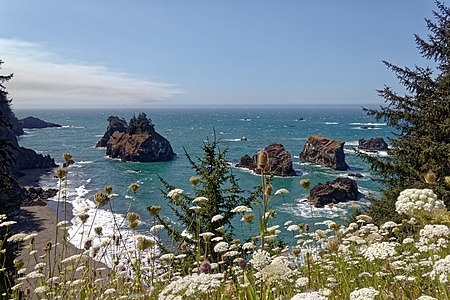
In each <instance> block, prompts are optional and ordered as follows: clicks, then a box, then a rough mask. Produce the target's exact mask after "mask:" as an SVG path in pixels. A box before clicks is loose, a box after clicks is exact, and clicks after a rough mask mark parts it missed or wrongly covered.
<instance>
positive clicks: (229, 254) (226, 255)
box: [223, 250, 239, 257]
mask: <svg viewBox="0 0 450 300" xmlns="http://www.w3.org/2000/svg"><path fill="white" fill-rule="evenodd" d="M238 254H239V252H237V251H235V250H233V251H229V252H227V253H225V254H224V255H223V256H224V257H233V256H236V255H238Z"/></svg>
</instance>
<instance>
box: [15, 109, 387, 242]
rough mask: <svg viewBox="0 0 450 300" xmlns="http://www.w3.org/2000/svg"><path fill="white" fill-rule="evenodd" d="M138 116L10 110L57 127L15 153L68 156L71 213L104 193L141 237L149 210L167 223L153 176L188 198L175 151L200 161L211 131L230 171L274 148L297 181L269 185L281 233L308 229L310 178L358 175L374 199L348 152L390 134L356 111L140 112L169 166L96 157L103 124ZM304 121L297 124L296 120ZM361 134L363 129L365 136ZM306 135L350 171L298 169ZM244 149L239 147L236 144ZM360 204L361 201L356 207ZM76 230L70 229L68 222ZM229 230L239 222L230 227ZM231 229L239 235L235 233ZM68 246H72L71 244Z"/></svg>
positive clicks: (38, 133)
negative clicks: (335, 153)
mask: <svg viewBox="0 0 450 300" xmlns="http://www.w3.org/2000/svg"><path fill="white" fill-rule="evenodd" d="M139 112H140V111H138V110H137V111H131V110H129V111H126V110H122V111H109V112H105V111H99V110H98V111H96V110H78V111H77V110H73V111H72V110H69V111H62V110H61V111H60V110H33V111H26V110H17V111H16V112H15V113H16V115H17V117H19V118H23V117H26V116H29V115H32V116H35V117H38V118H41V119H44V120H46V121H49V122H54V123H58V124H61V125H63V127H62V128H46V129H36V130H26V134H25V135H23V136H21V137H19V143H20V145H22V146H24V147H28V148H32V149H35V150H37V151H38V152H40V153H45V154H50V155H51V156H52V157H54V158H55V159H56V161H57V163H61V162H62V154H63V153H64V152H70V153H71V154H72V155H73V157H74V160H75V161H76V163H75V165H73V166H72V167H71V168H70V174H69V180H70V183H69V188H70V198H69V200H70V201H71V202H73V205H74V209H75V210H76V211H75V212H77V209H80V207H81V206H84V205H92V202H91V201H90V199H92V195H93V194H94V193H95V192H97V191H100V190H102V189H103V187H104V186H105V185H112V186H113V188H114V191H115V193H116V194H117V196H116V197H115V200H114V210H115V212H116V213H118V214H119V216H120V214H124V213H125V212H126V210H127V209H128V207H129V204H130V201H132V209H131V210H133V211H135V212H137V213H140V214H141V217H142V220H143V225H141V226H140V228H139V230H140V231H141V232H143V233H146V232H148V228H149V227H151V225H152V224H151V223H150V217H149V216H148V213H147V211H146V209H145V208H146V207H147V206H149V205H161V206H162V214H163V215H167V216H172V215H173V213H172V212H171V211H170V209H169V208H168V206H167V203H166V201H165V200H164V198H163V196H162V194H161V192H160V190H159V189H160V188H161V184H160V182H159V180H158V177H157V175H160V176H161V177H163V178H165V179H166V180H167V181H169V182H170V183H172V184H173V185H175V186H177V187H179V188H181V189H184V190H185V191H187V192H189V191H192V188H191V184H190V183H189V178H190V177H191V176H192V175H194V173H193V171H192V170H191V169H190V167H189V163H188V161H187V159H186V158H185V156H184V154H183V153H184V150H183V147H184V148H185V149H186V150H187V152H188V153H189V154H191V155H192V157H195V156H201V155H202V152H201V146H202V145H203V142H204V140H206V139H212V138H213V132H214V130H215V132H216V136H217V138H218V139H219V140H220V147H221V148H222V149H225V148H228V151H229V152H228V158H229V160H230V162H231V163H233V164H236V163H237V162H238V161H239V159H240V157H241V156H243V155H244V154H249V155H253V154H254V153H256V152H257V151H258V150H259V149H262V148H263V147H265V146H267V145H268V144H269V143H271V142H280V143H282V144H283V145H284V146H285V148H286V149H287V150H288V151H289V152H290V153H291V155H292V156H293V162H294V168H295V170H296V171H297V174H299V175H300V176H297V177H291V178H275V180H274V183H273V184H274V190H276V189H278V188H287V189H288V190H289V191H290V193H288V194H286V195H284V196H283V197H281V198H280V199H278V200H275V201H273V202H272V203H273V208H274V209H276V210H277V217H276V219H275V223H278V224H280V225H282V224H283V223H284V222H285V221H287V220H292V221H294V222H295V223H304V222H311V210H310V207H309V206H308V205H307V204H305V203H304V199H305V197H306V192H305V191H303V190H302V189H301V187H300V186H299V180H300V179H302V178H310V179H311V184H312V186H314V185H316V184H317V183H319V182H325V181H331V180H333V179H335V178H336V177H338V176H346V174H347V173H348V172H358V173H362V174H363V175H364V178H361V179H356V181H357V183H358V186H359V190H360V192H362V193H363V194H366V195H367V194H368V193H372V194H377V191H378V190H379V188H380V186H379V185H378V183H377V182H375V181H374V177H373V176H372V175H371V173H370V168H369V167H368V166H367V165H366V164H365V163H364V162H363V161H361V159H359V158H358V157H357V156H356V155H355V154H354V153H353V152H352V150H351V148H352V147H353V146H355V145H357V141H358V139H360V138H370V137H375V136H381V137H384V138H386V137H388V136H390V135H391V133H390V132H391V128H389V127H387V126H385V124H383V123H379V122H376V121H375V120H374V119H372V118H370V117H368V116H367V115H365V113H364V112H362V110H361V109H360V108H356V109H325V108H322V109H285V110H283V109H279V110H275V109H235V110H232V109H216V110H212V109H197V110H149V109H147V110H144V112H145V113H146V114H147V116H148V117H150V118H151V119H152V121H153V123H154V124H155V129H156V131H157V132H159V133H160V134H161V135H163V136H164V137H166V138H167V139H168V140H169V141H170V143H171V145H172V147H173V149H174V151H175V152H176V153H177V154H178V156H177V157H176V159H174V160H172V161H168V162H160V163H129V162H120V161H118V160H112V159H109V158H107V157H106V156H105V149H96V148H95V144H96V143H97V141H98V140H99V139H100V137H101V136H102V135H103V133H104V132H105V130H106V126H107V121H106V119H107V117H108V116H110V115H118V116H120V117H124V118H126V119H127V120H129V118H130V117H131V116H132V115H133V114H138V113H139ZM300 118H303V119H304V120H302V121H300V120H299V119H300ZM367 126H370V127H369V128H367ZM310 135H322V136H325V137H330V138H333V139H337V140H341V141H345V142H346V144H345V147H346V150H345V154H346V161H347V164H348V165H349V166H350V168H351V169H350V170H349V171H347V172H339V171H334V170H331V169H327V168H324V167H320V166H316V165H313V164H308V163H303V162H301V161H300V160H299V158H298V156H299V153H300V152H301V150H302V148H303V145H304V143H305V142H306V140H307V138H308V136H310ZM244 136H245V137H246V138H247V139H248V140H247V141H241V137H244ZM232 172H233V173H234V174H235V175H236V176H237V177H238V178H239V180H240V181H239V182H240V185H241V187H242V188H244V189H246V190H249V189H252V188H254V187H255V186H257V185H258V184H259V183H260V177H259V176H256V175H253V174H251V173H250V172H247V171H244V170H240V169H237V168H232ZM133 182H137V183H139V184H140V185H141V189H140V190H139V191H138V192H137V194H136V199H134V200H133V199H131V194H130V192H129V191H128V186H129V185H130V184H131V183H133ZM42 185H44V186H48V187H50V186H52V187H54V186H55V185H56V181H55V179H54V178H53V176H47V177H45V178H43V180H42ZM363 203H364V201H363ZM348 211H349V203H345V204H339V205H336V206H334V207H333V208H325V209H314V211H313V217H314V221H317V220H318V219H322V218H332V219H335V220H339V219H340V218H341V217H344V216H346V215H347V214H348ZM99 215H100V216H97V219H98V220H97V221H98V222H99V223H100V224H101V225H104V226H107V224H110V223H111V216H110V212H108V211H102V213H101V214H99ZM74 222H75V223H76V221H75V220H74ZM236 222H239V221H238V219H236ZM237 228H239V227H237ZM75 243H76V242H75Z"/></svg>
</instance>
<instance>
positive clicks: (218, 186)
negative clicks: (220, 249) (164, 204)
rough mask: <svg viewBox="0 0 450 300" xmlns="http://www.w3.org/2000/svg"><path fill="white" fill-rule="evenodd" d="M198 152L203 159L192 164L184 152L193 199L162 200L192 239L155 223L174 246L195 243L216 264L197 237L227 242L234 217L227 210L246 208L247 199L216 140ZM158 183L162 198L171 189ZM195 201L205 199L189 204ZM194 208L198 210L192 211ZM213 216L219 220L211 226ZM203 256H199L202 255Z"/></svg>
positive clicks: (201, 239)
mask: <svg viewBox="0 0 450 300" xmlns="http://www.w3.org/2000/svg"><path fill="white" fill-rule="evenodd" d="M202 149H203V157H202V158H199V157H197V159H196V160H194V159H193V158H192V157H191V156H190V155H189V154H188V153H187V152H186V151H185V154H186V157H187V159H188V160H189V162H190V164H191V167H192V169H193V170H194V172H195V175H196V178H197V179H196V180H192V178H191V182H193V184H194V193H193V194H194V195H195V197H192V196H190V195H188V194H187V193H182V194H180V195H179V197H168V196H166V197H167V198H168V199H169V200H170V204H169V206H170V207H171V209H172V210H173V211H174V214H175V216H176V217H177V218H178V219H179V221H180V222H181V223H182V224H183V229H186V230H187V232H188V233H189V234H190V235H192V239H189V238H186V237H185V236H182V235H181V232H180V231H179V230H177V229H175V228H169V225H170V224H169V222H168V221H167V220H166V219H163V218H161V217H160V216H159V215H158V219H159V221H160V222H161V224H163V225H165V227H166V229H168V230H169V234H170V235H171V236H172V237H173V238H174V239H175V240H176V241H177V242H179V243H182V242H183V241H185V242H187V243H188V244H194V243H195V241H194V240H197V241H198V242H199V243H200V245H201V247H200V249H203V250H202V251H204V252H206V255H205V257H210V258H212V259H213V260H216V257H215V256H217V254H216V253H214V252H213V251H211V250H212V249H211V247H209V249H207V248H208V247H205V246H206V245H205V241H204V239H203V238H201V237H200V238H199V234H200V233H205V232H211V233H214V235H215V237H218V236H221V237H224V239H225V240H228V241H229V240H231V238H232V234H233V226H232V224H231V219H232V218H233V216H234V215H235V214H234V213H232V212H231V210H232V209H233V208H235V207H236V206H239V205H249V204H250V202H251V199H250V198H246V197H244V196H243V191H242V190H241V189H240V188H239V186H238V182H237V179H236V178H235V176H234V175H233V174H232V172H231V170H230V167H229V165H228V162H227V159H226V155H227V150H223V151H222V150H220V149H219V147H218V141H217V140H216V139H214V140H213V141H212V142H210V141H208V142H205V143H204V145H203V147H202ZM160 180H161V182H162V183H163V185H164V188H165V190H164V191H163V193H164V194H165V195H166V194H168V193H169V191H171V190H174V189H175V186H173V185H171V184H169V183H168V182H167V181H165V180H164V179H162V178H160ZM198 197H204V198H206V199H203V201H200V202H197V203H195V202H193V201H194V200H195V199H198ZM200 199H201V198H200ZM195 206H198V207H200V208H199V209H192V208H193V207H195ZM216 215H221V216H222V217H223V218H222V219H220V220H218V221H215V222H212V220H211V219H212V218H213V217H214V216H216ZM221 228H223V230H221ZM205 248H206V250H205ZM204 252H203V254H205V253H204Z"/></svg>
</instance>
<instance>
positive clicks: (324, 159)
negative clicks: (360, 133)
mask: <svg viewBox="0 0 450 300" xmlns="http://www.w3.org/2000/svg"><path fill="white" fill-rule="evenodd" d="M344 144H345V142H341V141H336V140H333V139H329V138H326V137H322V136H310V137H309V138H308V141H307V142H306V144H305V146H304V147H303V151H302V152H301V153H300V158H301V159H302V160H304V161H306V162H312V163H315V164H319V165H321V166H324V167H328V168H331V169H334V170H337V171H346V170H348V169H349V167H348V165H347V163H346V162H345V154H344Z"/></svg>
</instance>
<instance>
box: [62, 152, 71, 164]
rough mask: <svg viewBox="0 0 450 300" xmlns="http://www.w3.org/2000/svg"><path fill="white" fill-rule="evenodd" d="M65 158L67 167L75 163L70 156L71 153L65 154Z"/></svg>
mask: <svg viewBox="0 0 450 300" xmlns="http://www.w3.org/2000/svg"><path fill="white" fill-rule="evenodd" d="M63 158H64V161H65V162H66V165H67V166H68V165H71V164H72V163H73V160H72V154H70V153H64V154H63Z"/></svg>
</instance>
